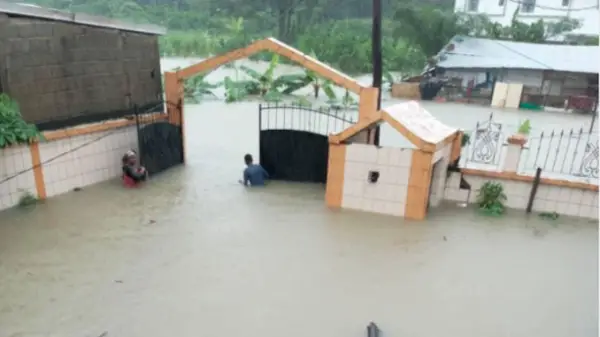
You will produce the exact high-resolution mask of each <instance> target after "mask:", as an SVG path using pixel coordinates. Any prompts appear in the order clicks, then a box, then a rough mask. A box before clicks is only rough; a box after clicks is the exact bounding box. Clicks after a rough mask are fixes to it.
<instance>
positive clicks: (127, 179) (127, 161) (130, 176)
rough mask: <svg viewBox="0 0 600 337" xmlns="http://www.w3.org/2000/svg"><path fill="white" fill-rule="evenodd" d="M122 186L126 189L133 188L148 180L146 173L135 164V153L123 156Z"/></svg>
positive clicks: (129, 152) (132, 151)
mask: <svg viewBox="0 0 600 337" xmlns="http://www.w3.org/2000/svg"><path fill="white" fill-rule="evenodd" d="M122 162H123V184H125V186H126V187H135V186H137V185H138V184H140V183H141V182H143V181H146V179H147V178H148V173H147V172H146V169H145V168H144V167H143V166H138V164H137V153H136V152H135V151H134V150H130V151H127V152H126V153H125V154H124V155H123V159H122Z"/></svg>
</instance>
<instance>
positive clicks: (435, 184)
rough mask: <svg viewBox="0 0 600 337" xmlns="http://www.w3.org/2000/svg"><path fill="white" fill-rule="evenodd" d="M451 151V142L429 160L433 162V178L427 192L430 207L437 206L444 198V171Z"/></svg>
mask: <svg viewBox="0 0 600 337" xmlns="http://www.w3.org/2000/svg"><path fill="white" fill-rule="evenodd" d="M451 151H452V144H448V145H446V146H444V147H443V148H442V149H440V150H438V151H436V152H435V153H434V155H433V160H432V161H431V163H432V164H433V179H432V181H431V186H430V189H431V190H430V192H429V203H430V205H431V206H432V207H436V206H438V205H439V203H440V202H441V201H442V199H443V198H444V189H445V181H446V172H447V171H448V163H449V162H450V152H451Z"/></svg>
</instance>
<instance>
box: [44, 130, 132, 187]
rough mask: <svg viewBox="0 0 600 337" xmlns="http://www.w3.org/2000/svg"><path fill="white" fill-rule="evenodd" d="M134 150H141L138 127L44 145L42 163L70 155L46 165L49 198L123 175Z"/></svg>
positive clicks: (45, 178)
mask: <svg viewBox="0 0 600 337" xmlns="http://www.w3.org/2000/svg"><path fill="white" fill-rule="evenodd" d="M86 144H87V145H86ZM131 149H137V131H136V128H135V127H127V128H121V129H117V130H110V131H105V132H99V133H94V134H89V135H83V136H77V137H71V138H66V139H61V140H58V141H54V142H47V143H42V144H40V156H41V161H42V163H44V162H46V161H48V160H50V159H51V158H54V157H56V156H59V155H61V154H62V153H65V152H68V154H67V155H64V156H60V157H58V158H57V159H55V160H52V161H51V162H49V163H47V164H44V180H45V182H46V193H47V195H48V197H52V196H55V195H59V194H62V193H65V192H69V191H72V190H73V189H74V188H76V187H83V186H88V185H92V184H96V183H99V182H102V181H105V180H108V179H112V178H115V177H118V176H120V175H121V172H122V171H121V158H122V156H123V154H124V153H125V152H126V151H127V150H131ZM70 151H73V152H70Z"/></svg>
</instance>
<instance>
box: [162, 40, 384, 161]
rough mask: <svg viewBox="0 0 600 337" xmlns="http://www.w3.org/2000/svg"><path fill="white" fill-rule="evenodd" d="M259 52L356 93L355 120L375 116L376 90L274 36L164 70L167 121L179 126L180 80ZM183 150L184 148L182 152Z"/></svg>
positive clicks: (181, 117) (181, 101)
mask: <svg viewBox="0 0 600 337" xmlns="http://www.w3.org/2000/svg"><path fill="white" fill-rule="evenodd" d="M261 51H270V52H273V53H276V54H279V55H281V56H283V57H286V58H288V59H290V60H292V61H294V62H296V63H298V64H300V65H301V66H302V67H304V68H306V69H310V70H312V71H314V72H316V73H318V74H319V75H320V76H322V77H324V78H326V79H328V80H330V81H332V82H333V83H335V84H337V85H339V86H341V87H343V88H345V89H348V91H351V92H353V93H355V94H357V95H358V97H359V103H358V115H359V121H361V120H365V119H373V118H375V117H374V116H375V114H376V112H377V96H378V93H379V91H378V89H377V88H373V87H368V86H364V85H362V84H360V83H359V82H358V81H356V80H355V79H354V78H352V77H350V76H348V75H346V74H344V73H342V72H340V71H338V70H335V69H333V68H332V67H330V66H328V65H326V64H324V63H322V62H320V61H319V60H316V59H314V58H312V57H310V56H308V55H306V54H304V53H303V52H301V51H299V50H298V49H296V48H293V47H291V46H289V45H287V44H285V43H283V42H281V41H278V40H277V39H274V38H266V39H263V40H259V41H255V42H253V43H251V44H250V45H248V46H246V47H244V48H239V49H235V50H233V51H230V52H227V53H225V54H222V55H217V56H213V57H211V58H208V59H206V60H204V61H201V62H199V63H196V64H194V65H191V66H188V67H187V68H183V69H180V70H178V71H176V72H165V96H166V101H167V113H168V115H169V122H170V123H172V124H174V125H183V123H184V121H183V80H185V79H186V78H190V77H192V76H194V75H196V74H200V73H204V72H207V71H211V70H213V69H216V68H218V67H219V66H222V65H224V64H226V63H229V62H233V61H236V60H239V59H243V58H247V57H249V56H251V55H254V54H256V53H259V52H261ZM362 142H364V143H373V139H367V137H366V133H365V136H364V137H363V138H362ZM184 153H185V151H184Z"/></svg>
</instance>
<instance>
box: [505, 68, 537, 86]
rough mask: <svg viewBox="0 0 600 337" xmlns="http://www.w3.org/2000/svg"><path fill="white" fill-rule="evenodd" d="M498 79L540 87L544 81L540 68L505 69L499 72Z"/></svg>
mask: <svg viewBox="0 0 600 337" xmlns="http://www.w3.org/2000/svg"><path fill="white" fill-rule="evenodd" d="M498 81H500V82H504V83H520V84H523V85H524V86H528V87H536V88H541V87H542V83H543V81H544V72H543V71H541V70H528V69H507V70H505V71H501V72H500V76H499V77H498Z"/></svg>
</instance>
